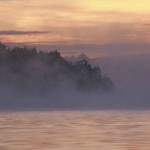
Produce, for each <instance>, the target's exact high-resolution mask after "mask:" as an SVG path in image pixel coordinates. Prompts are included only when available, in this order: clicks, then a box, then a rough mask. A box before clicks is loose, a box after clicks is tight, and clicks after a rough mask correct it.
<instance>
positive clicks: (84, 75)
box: [0, 42, 115, 92]
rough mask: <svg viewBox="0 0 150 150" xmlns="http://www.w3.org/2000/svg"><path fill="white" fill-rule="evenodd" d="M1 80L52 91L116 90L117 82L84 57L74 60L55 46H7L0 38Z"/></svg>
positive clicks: (18, 86)
mask: <svg viewBox="0 0 150 150" xmlns="http://www.w3.org/2000/svg"><path fill="white" fill-rule="evenodd" d="M0 84H1V85H2V86H5V85H8V86H12V87H15V88H17V89H18V90H20V91H30V92H49V91H51V90H54V89H57V88H70V87H72V88H74V89H76V90H78V91H83V92H84V91H85V92H86V91H88V92H89V91H113V90H114V88H115V87H114V84H113V82H112V80H111V78H109V77H108V76H106V75H103V74H102V73H101V69H100V68H99V67H98V66H92V65H91V64H89V62H88V61H87V60H85V59H83V60H80V61H77V62H75V63H72V62H70V61H67V60H66V59H65V58H63V57H62V56H61V55H60V53H59V52H58V51H57V50H55V51H51V52H44V51H37V49H36V48H29V47H26V46H24V47H17V46H15V47H13V48H10V47H7V46H6V45H5V44H3V43H1V42H0Z"/></svg>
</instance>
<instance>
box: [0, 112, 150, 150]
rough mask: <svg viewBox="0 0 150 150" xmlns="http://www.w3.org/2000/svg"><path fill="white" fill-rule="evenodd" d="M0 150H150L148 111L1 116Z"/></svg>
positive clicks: (16, 113) (7, 114) (35, 113)
mask: <svg viewBox="0 0 150 150" xmlns="http://www.w3.org/2000/svg"><path fill="white" fill-rule="evenodd" d="M0 150H150V111H49V112H10V113H6V112H1V113H0Z"/></svg>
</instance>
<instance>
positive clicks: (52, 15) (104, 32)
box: [0, 0, 150, 55]
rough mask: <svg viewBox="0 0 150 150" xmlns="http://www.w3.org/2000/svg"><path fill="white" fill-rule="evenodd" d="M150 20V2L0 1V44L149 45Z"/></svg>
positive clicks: (121, 0)
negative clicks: (0, 42)
mask: <svg viewBox="0 0 150 150" xmlns="http://www.w3.org/2000/svg"><path fill="white" fill-rule="evenodd" d="M149 18H150V1H149V0H105V1H104V0H75V1H71V0H55V1H53V0H43V1H41V0H0V19H1V22H0V41H2V42H14V43H30V44H40V45H49V44H53V45H54V44H55V45H76V44H77V45H88V44H89V45H100V46H101V45H111V44H123V45H125V43H126V44H127V45H128V44H131V43H134V44H135V45H136V43H146V44H149V43H150V19H149ZM60 49H61V47H60ZM78 49H80V48H79V47H78ZM74 51H75V50H74ZM91 51H92V47H91ZM97 51H98V48H97ZM147 51H148V50H147ZM81 52H82V50H81ZM124 53H127V52H122V54H124ZM128 53H132V52H129V50H128ZM133 53H135V50H134V52H133ZM138 53H140V52H139V51H138ZM141 53H142V50H141ZM107 54H108V52H107ZM108 55H109V54H108ZM110 55H112V53H110ZM114 55H115V54H114Z"/></svg>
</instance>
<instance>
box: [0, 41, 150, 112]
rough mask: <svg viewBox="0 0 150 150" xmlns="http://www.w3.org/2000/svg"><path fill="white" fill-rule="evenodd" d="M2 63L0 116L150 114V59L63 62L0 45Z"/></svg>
mask: <svg viewBox="0 0 150 150" xmlns="http://www.w3.org/2000/svg"><path fill="white" fill-rule="evenodd" d="M4 49H7V50H5V52H4V51H3V50H4ZM20 51H21V53H20ZM22 54H23V55H22ZM47 56H48V57H47ZM49 58H50V59H49ZM0 60H1V61H0V62H1V63H0V64H1V69H0V110H56V109H59V110H64V109H65V110H72V109H83V110H84V109H88V110H97V109H121V110H122V109H131V110H134V109H149V108H150V100H149V98H150V97H149V88H150V79H149V77H150V68H149V63H150V55H137V56H118V57H103V58H89V57H88V56H86V54H81V55H79V56H78V57H65V58H64V57H62V56H61V54H60V53H59V52H57V51H53V52H47V53H45V52H42V51H38V52H37V51H36V49H35V48H29V47H28V48H27V47H22V48H19V47H14V48H12V49H10V48H8V47H7V46H6V45H4V44H2V43H1V58H0ZM43 60H44V61H43ZM18 62H19V63H18Z"/></svg>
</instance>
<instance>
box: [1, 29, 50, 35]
mask: <svg viewBox="0 0 150 150" xmlns="http://www.w3.org/2000/svg"><path fill="white" fill-rule="evenodd" d="M48 33H50V31H16V30H4V31H0V35H28V34H48Z"/></svg>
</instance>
